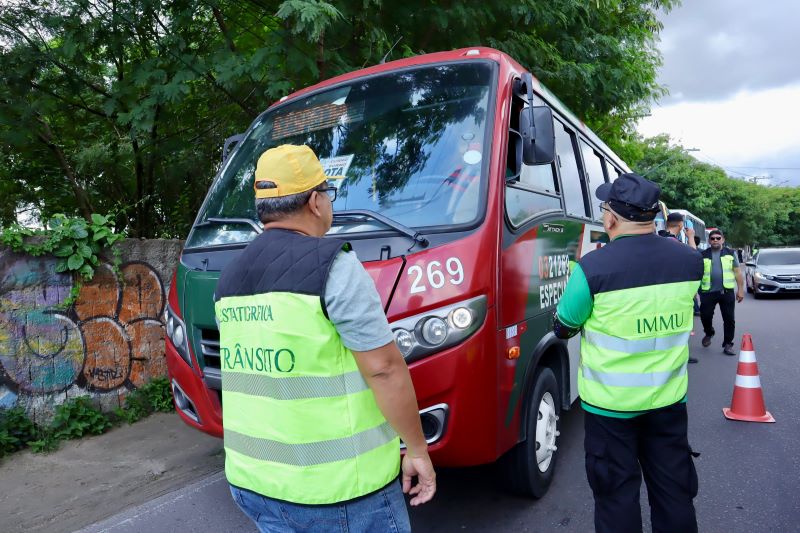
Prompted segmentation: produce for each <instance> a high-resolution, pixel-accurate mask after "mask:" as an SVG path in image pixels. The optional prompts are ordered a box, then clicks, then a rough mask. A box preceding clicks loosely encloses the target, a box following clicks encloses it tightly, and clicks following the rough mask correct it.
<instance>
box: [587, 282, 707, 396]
mask: <svg viewBox="0 0 800 533" xmlns="http://www.w3.org/2000/svg"><path fill="white" fill-rule="evenodd" d="M698 285H699V283H698V281H685V282H675V283H665V284H661V285H650V286H645V287H635V288H630V289H620V290H615V291H609V292H601V293H598V294H595V295H594V305H593V308H592V314H591V316H590V317H589V320H587V321H586V323H585V324H584V333H583V336H582V338H581V368H580V372H579V373H578V390H579V393H580V396H581V399H582V400H583V401H585V402H586V403H588V404H591V405H594V406H597V407H600V408H603V409H611V410H615V411H647V410H650V409H656V408H659V407H664V406H667V405H671V404H673V403H675V402H677V401H680V399H681V398H683V397H684V396H685V395H686V389H687V384H688V375H687V372H686V363H687V361H688V357H689V346H688V341H689V335H690V331H691V329H692V326H693V299H694V294H695V293H696V292H697V289H698Z"/></svg>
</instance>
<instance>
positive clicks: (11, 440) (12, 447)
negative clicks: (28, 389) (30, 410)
mask: <svg viewBox="0 0 800 533" xmlns="http://www.w3.org/2000/svg"><path fill="white" fill-rule="evenodd" d="M35 435H36V427H35V426H34V424H33V422H31V421H30V419H29V418H28V415H26V414H25V410H24V409H22V408H21V407H14V408H13V409H0V457H3V456H5V455H8V454H10V453H13V452H15V451H17V450H21V449H22V448H24V447H25V446H26V445H27V443H28V442H30V441H31V440H33V438H34V437H35Z"/></svg>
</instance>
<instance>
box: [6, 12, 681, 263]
mask: <svg viewBox="0 0 800 533" xmlns="http://www.w3.org/2000/svg"><path fill="white" fill-rule="evenodd" d="M676 4H677V0H625V1H623V0H595V1H586V0H548V1H542V0H521V1H514V2H511V1H508V0H502V1H497V2H455V3H453V2H448V3H436V2H408V1H406V2H397V1H391V0H381V1H377V0H359V1H354V0H341V1H337V2H335V3H329V2H325V1H322V0H285V1H271V0H244V1H234V0H169V1H167V0H130V1H126V2H114V1H110V0H40V1H37V2H29V1H27V0H9V1H6V2H4V5H3V10H2V13H1V14H0V196H2V197H3V199H4V201H3V202H2V203H0V225H4V226H8V225H9V224H11V223H12V222H13V221H14V220H15V216H16V210H17V209H20V208H23V207H24V208H33V209H34V210H36V211H38V212H41V213H42V217H43V218H44V219H49V218H51V217H52V216H53V215H54V214H55V213H68V214H73V215H79V216H81V217H83V218H84V219H85V220H86V221H87V222H89V221H91V215H92V214H93V213H98V212H99V213H104V212H109V211H111V210H113V209H115V208H116V206H117V203H118V202H119V201H121V200H122V201H124V202H126V203H128V204H134V207H133V208H132V209H130V210H129V212H125V213H120V214H119V215H118V216H116V217H115V218H114V219H113V220H112V221H111V223H112V225H113V227H114V228H116V229H117V230H118V231H122V230H128V231H129V232H130V234H131V235H132V236H135V237H154V236H178V237H180V236H185V235H186V232H187V230H188V228H189V226H190V224H191V222H192V220H193V218H194V216H195V214H196V213H197V210H198V209H199V206H200V203H201V202H202V200H203V197H204V195H205V192H206V190H207V188H208V185H209V184H210V181H211V179H212V177H213V175H214V173H215V170H216V169H217V167H218V165H219V160H220V153H221V146H222V143H223V140H224V139H225V138H226V137H228V136H230V135H232V134H234V133H237V132H240V131H242V130H244V129H245V127H246V126H247V125H248V124H249V123H250V122H251V121H252V119H253V118H255V117H256V116H257V114H258V113H259V112H260V111H262V110H263V109H265V108H266V107H267V106H268V105H270V104H271V103H272V102H274V101H276V100H277V99H278V98H280V97H281V96H284V95H285V94H288V93H289V92H291V91H293V90H296V89H300V88H303V87H306V86H308V85H311V84H313V83H316V82H317V81H320V80H323V79H326V78H329V77H332V76H335V75H338V74H341V73H344V72H348V71H352V70H355V69H358V68H361V67H364V66H369V65H375V64H377V63H378V62H379V61H380V60H381V58H383V57H384V56H385V55H387V54H388V58H389V59H390V60H391V59H398V58H401V57H408V56H412V55H415V54H420V53H424V52H435V51H439V50H450V49H454V48H459V47H467V46H477V45H488V46H493V47H495V48H498V49H501V50H504V51H506V52H508V53H509V54H511V55H512V56H513V57H515V58H516V59H517V60H519V61H520V62H521V63H522V65H523V66H525V67H527V68H529V69H531V71H532V72H533V73H534V74H535V75H536V76H537V77H538V78H539V79H541V80H542V81H543V82H544V83H545V84H547V85H548V86H549V87H550V88H551V89H552V90H553V92H555V93H556V94H557V95H558V96H559V97H560V98H561V99H562V100H563V101H564V102H565V103H566V104H567V105H568V106H569V107H570V108H571V109H572V110H573V111H574V112H575V113H576V114H577V115H578V116H579V117H581V118H582V119H583V120H584V121H585V122H587V123H588V124H589V125H590V126H591V127H592V128H594V129H595V130H596V131H599V132H600V134H601V135H602V136H603V137H604V138H605V139H606V140H608V141H609V143H610V144H611V145H612V146H613V147H616V146H617V145H618V144H619V142H620V141H621V140H622V139H624V138H625V137H626V135H627V133H628V132H629V131H630V126H631V124H632V119H633V118H635V117H636V116H637V115H640V114H641V113H642V112H643V111H644V110H645V109H646V108H647V106H648V105H649V103H650V102H651V101H652V100H653V99H654V98H656V97H658V96H659V95H660V94H662V89H661V87H659V86H658V84H657V83H656V72H657V68H658V66H659V65H660V61H661V58H660V55H659V53H658V51H657V49H656V47H655V44H656V41H657V39H658V33H659V31H660V30H661V26H660V23H659V22H658V20H657V18H656V14H657V12H658V11H659V10H660V9H664V10H669V9H671V8H672V7H673V6H674V5H676ZM401 38H402V40H400V39H401ZM398 41H399V42H398ZM395 43H397V46H396V47H395V48H394V49H393V50H392V51H391V53H389V52H390V49H391V48H392V45H393V44H395ZM71 256H72V254H71V255H70V257H71ZM77 261H78V258H76V259H75V260H74V262H75V264H77Z"/></svg>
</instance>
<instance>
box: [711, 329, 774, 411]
mask: <svg viewBox="0 0 800 533" xmlns="http://www.w3.org/2000/svg"><path fill="white" fill-rule="evenodd" d="M722 413H723V414H724V415H725V418H728V419H730V420H742V421H744V422H775V419H774V418H772V415H771V414H770V413H769V411H767V408H766V406H765V405H764V394H763V393H762V391H761V379H759V377H758V363H756V352H755V350H753V340H752V339H751V338H750V334H749V333H745V334H744V336H743V337H742V349H741V351H740V352H739V366H738V368H737V369H736V383H735V384H734V385H733V398H732V399H731V406H730V407H725V408H723V409H722Z"/></svg>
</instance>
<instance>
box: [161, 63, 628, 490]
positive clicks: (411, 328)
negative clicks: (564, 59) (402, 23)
mask: <svg viewBox="0 0 800 533" xmlns="http://www.w3.org/2000/svg"><path fill="white" fill-rule="evenodd" d="M236 141H237V143H236V145H235V147H234V148H233V150H232V151H231V153H230V154H229V155H227V156H226V157H225V160H224V162H223V164H222V166H221V168H220V171H219V173H218V175H217V176H216V178H215V180H214V182H213V184H212V185H211V187H210V189H209V191H208V194H207V197H206V199H205V201H204V203H203V205H202V207H201V209H200V212H199V214H198V216H197V219H196V221H195V223H194V225H193V227H192V230H191V232H190V233H189V236H188V238H187V240H186V243H185V248H184V250H183V253H182V255H181V258H180V263H179V264H178V266H177V270H176V273H175V277H174V279H173V283H172V286H171V290H170V293H169V305H168V308H167V310H166V312H165V320H166V327H167V341H166V353H167V362H168V368H169V374H170V379H171V382H172V387H173V392H174V395H175V404H176V408H177V411H178V413H179V414H180V416H181V417H182V419H183V420H184V421H185V422H186V423H187V424H189V425H191V426H193V427H196V428H198V429H200V430H202V431H205V432H207V433H210V434H212V435H216V436H221V435H222V417H223V407H224V406H223V405H222V402H221V394H220V388H221V387H220V384H221V374H220V358H219V333H218V330H217V324H216V321H215V318H214V305H213V293H214V289H215V286H216V282H217V279H218V277H219V273H220V271H221V270H222V269H223V268H224V267H225V265H227V264H228V263H229V262H230V261H232V260H235V259H236V257H237V256H238V254H239V253H240V252H241V251H242V249H243V248H244V247H245V246H246V245H247V243H248V242H250V241H251V240H252V239H253V238H254V237H255V236H256V235H258V234H259V233H260V232H261V231H262V228H261V225H260V224H259V223H258V220H257V217H256V213H255V206H254V196H253V172H254V169H255V163H256V160H257V158H258V156H259V155H260V154H261V153H263V152H264V150H266V149H268V148H271V147H274V146H278V145H281V144H306V145H308V146H310V147H311V148H312V149H313V150H314V151H315V153H316V154H317V155H318V156H319V157H320V159H321V162H322V163H323V166H324V168H325V169H326V172H328V173H329V174H330V175H343V176H345V177H344V179H343V180H342V181H341V182H339V183H337V186H338V187H339V193H338V196H337V199H336V201H335V202H334V221H333V227H332V229H331V231H330V235H332V236H336V237H338V238H342V239H346V240H348V241H349V242H350V243H351V244H352V246H353V249H354V250H355V251H356V253H357V254H358V257H359V259H360V260H361V261H362V262H363V264H364V266H365V268H366V269H367V271H368V272H369V274H370V275H371V276H372V278H373V279H374V281H375V285H376V287H377V289H378V292H379V293H380V296H381V298H382V301H383V304H384V306H385V311H386V314H387V316H388V319H389V322H390V325H391V327H392V329H393V331H394V334H395V340H396V342H397V345H398V347H399V348H400V350H401V352H402V353H403V355H404V357H405V358H406V360H407V362H408V365H409V368H410V370H411V376H412V378H413V381H414V386H415V389H416V393H417V398H418V402H419V407H420V416H421V419H422V424H423V428H424V431H425V435H426V438H427V439H428V442H429V443H430V453H431V457H432V458H433V460H434V462H435V464H437V465H441V466H468V465H478V464H484V463H492V462H495V461H497V460H498V459H501V458H502V464H503V465H504V471H505V472H506V474H507V476H508V481H507V484H508V485H509V486H510V487H512V488H514V489H515V490H516V491H518V492H521V493H523V494H528V495H531V496H534V497H540V496H542V495H543V494H544V493H545V492H546V490H547V488H548V486H549V483H550V481H551V479H552V476H553V471H554V469H555V465H556V459H557V450H558V440H559V414H560V412H561V411H562V410H565V409H569V408H570V407H571V406H572V405H573V402H574V401H575V399H576V397H577V386H576V383H577V376H576V369H577V365H578V358H579V352H578V340H577V338H576V339H573V340H572V341H570V342H569V343H565V342H563V341H561V340H558V339H556V338H555V337H554V336H553V334H552V332H551V324H552V314H553V311H554V309H555V305H556V304H557V303H558V300H559V298H560V296H561V294H562V292H563V290H564V286H565V285H566V282H567V279H568V277H569V272H570V269H569V265H570V262H571V261H574V260H576V258H579V257H580V256H581V255H582V254H584V253H586V252H588V251H590V250H593V249H595V248H597V247H599V246H601V244H602V243H603V242H604V241H605V240H606V238H607V237H606V235H605V234H604V232H603V227H602V224H601V223H600V220H601V212H600V210H599V205H598V201H597V200H595V199H594V191H595V190H596V189H597V187H598V186H599V185H600V184H601V183H604V182H608V181H612V180H614V179H616V177H617V176H619V174H620V173H622V172H627V171H628V168H627V167H626V165H625V164H624V162H623V161H622V160H620V159H619V158H618V157H617V156H616V155H615V154H613V153H612V152H611V150H610V149H609V148H608V147H607V146H606V145H605V144H603V143H602V142H601V141H600V139H599V138H598V137H597V136H596V135H595V134H593V133H592V132H591V131H590V130H589V129H588V128H587V127H586V126H585V125H584V124H583V123H581V122H580V121H579V120H578V119H577V118H576V117H575V116H573V115H572V114H571V113H570V112H569V110H568V109H566V107H565V106H564V105H563V104H561V103H560V102H559V100H558V99H557V98H556V97H555V96H554V95H553V94H551V93H550V92H549V91H548V90H547V89H546V88H545V87H544V86H543V85H542V84H541V83H539V82H538V81H537V80H536V79H535V78H534V77H533V76H531V74H530V73H529V72H527V71H526V70H525V69H524V68H522V67H521V66H520V65H519V64H518V63H516V62H515V61H514V60H513V59H512V58H510V57H509V56H508V55H506V54H504V53H502V52H499V51H497V50H493V49H489V48H470V49H462V50H455V51H452V52H443V53H434V54H427V55H421V56H417V57H412V58H408V59H403V60H401V61H394V62H391V63H386V64H381V65H377V66H374V67H370V68H366V69H363V70H359V71H356V72H352V73H349V74H346V75H343V76H339V77H337V78H333V79H330V80H327V81H324V82H322V83H320V84H318V85H315V86H313V87H309V88H307V89H304V90H302V91H298V92H296V93H294V94H292V95H290V96H287V97H285V98H282V99H281V100H280V101H279V102H277V103H276V104H274V105H273V106H271V107H270V108H269V109H267V110H266V111H265V112H264V113H263V114H261V115H260V116H259V117H258V118H257V119H256V120H255V121H254V122H253V124H252V125H251V126H250V127H249V128H248V130H247V131H246V132H245V133H244V134H243V135H241V136H237V138H236Z"/></svg>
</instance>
